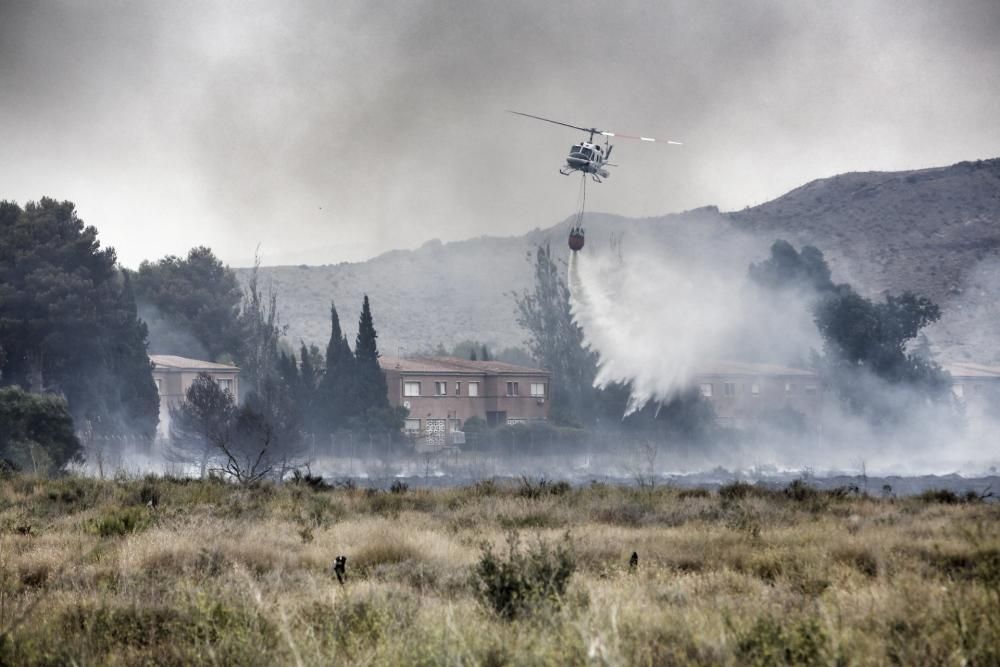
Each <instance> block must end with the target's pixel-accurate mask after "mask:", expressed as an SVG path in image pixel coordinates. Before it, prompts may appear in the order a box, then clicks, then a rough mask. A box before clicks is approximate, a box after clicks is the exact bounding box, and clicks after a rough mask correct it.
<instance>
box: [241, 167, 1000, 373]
mask: <svg viewBox="0 0 1000 667" xmlns="http://www.w3.org/2000/svg"><path fill="white" fill-rule="evenodd" d="M568 227H569V221H568V220H567V221H564V222H562V223H560V224H557V225H555V226H553V227H551V228H549V229H545V230H535V231H533V232H529V233H528V234H525V235H523V236H520V237H508V238H495V237H485V236H484V237H479V238H475V239H470V240H467V241H460V242H455V243H446V244H442V243H441V242H440V241H437V240H434V241H429V242H428V243H426V244H424V245H423V246H422V247H420V248H418V249H416V250H412V251H393V252H388V253H385V254H383V255H380V256H378V257H375V258H373V259H371V260H368V261H366V262H359V263H342V264H336V265H326V266H312V267H308V266H278V267H266V268H263V269H262V272H263V274H264V276H265V278H270V279H271V280H272V281H273V284H274V286H275V288H276V289H277V290H278V293H279V300H280V308H281V311H282V317H283V320H284V322H286V323H287V324H288V325H289V337H290V338H291V339H292V340H293V341H295V342H296V343H297V342H298V340H299V339H303V340H305V341H307V342H314V343H317V344H320V345H323V344H325V342H326V339H327V337H328V335H329V321H328V317H329V315H328V312H329V302H330V300H331V299H333V300H335V301H336V303H337V306H338V309H339V311H340V313H341V320H342V322H343V324H344V326H345V330H346V331H347V333H348V335H349V336H351V337H353V335H354V328H355V326H356V318H357V313H358V310H359V308H360V304H361V298H362V295H363V294H364V293H368V294H369V295H370V297H371V298H372V305H373V309H374V313H375V317H376V325H377V327H378V330H379V335H380V344H381V346H382V350H383V351H384V352H385V353H387V354H396V353H397V351H402V352H409V353H412V352H417V351H421V350H427V349H431V348H433V347H434V346H435V345H437V344H438V343H443V344H445V345H450V344H452V343H455V342H457V341H460V340H462V339H467V338H472V339H478V340H483V341H489V342H492V343H494V344H496V345H499V346H508V345H518V344H520V343H521V342H522V341H523V339H524V333H523V332H522V331H521V330H520V329H519V327H518V326H517V323H516V321H515V314H514V302H513V299H512V298H511V296H510V293H511V292H514V291H518V292H519V291H521V290H524V289H526V288H528V287H529V286H530V284H531V281H532V269H531V265H530V263H529V262H528V261H527V254H528V253H529V252H530V251H531V249H532V248H534V247H535V246H536V245H537V244H539V243H545V242H552V243H553V245H554V246H555V247H557V248H560V249H561V250H562V249H564V248H565V237H566V232H567V230H568ZM587 228H588V250H590V251H591V252H600V251H606V250H607V249H608V248H609V246H610V244H609V241H610V240H611V239H612V237H615V238H618V237H623V238H624V247H625V248H626V259H627V248H628V247H629V243H630V241H631V242H632V243H633V244H635V243H636V240H637V239H640V240H641V243H642V245H643V247H644V248H649V247H652V248H658V249H660V250H661V251H662V252H663V254H664V258H665V259H667V258H669V257H670V256H671V255H672V254H673V253H700V254H702V256H705V257H707V258H711V259H713V260H714V261H719V257H718V254H719V253H722V254H723V255H724V256H725V259H726V261H740V262H744V261H745V262H747V263H748V262H750V261H754V260H756V259H760V258H763V257H764V253H766V248H767V246H768V245H769V244H770V243H771V242H772V241H773V240H774V239H776V238H785V239H788V240H789V241H791V242H793V243H795V244H796V245H801V244H805V243H810V244H813V245H816V246H817V247H819V248H820V249H821V250H822V251H823V252H824V253H825V254H826V255H827V257H828V259H829V260H830V263H831V266H832V268H833V270H834V278H835V279H836V280H838V281H848V282H851V283H853V284H854V285H855V286H857V287H858V288H859V289H861V290H862V291H864V292H866V293H869V294H873V295H877V294H878V293H880V292H882V291H886V290H887V291H890V292H900V291H903V290H905V289H910V290H913V291H917V292H920V293H923V294H927V295H929V296H931V297H932V298H934V299H935V300H936V301H938V302H939V303H940V304H941V305H942V306H943V307H944V309H945V321H944V322H943V323H942V324H941V325H939V326H938V327H935V329H934V332H933V333H934V342H935V344H936V346H937V348H938V350H939V351H941V352H942V353H943V354H944V356H951V357H954V356H962V357H968V358H979V359H981V360H984V361H996V360H998V359H1000V350H998V349H994V348H996V347H997V344H996V343H995V342H993V341H994V338H996V337H994V336H990V335H988V332H989V331H991V330H993V329H994V328H995V327H994V325H995V324H996V323H997V317H1000V312H998V311H997V309H996V308H995V307H993V306H992V301H993V299H992V298H991V296H990V295H991V294H996V293H997V292H996V291H995V289H993V288H994V286H1000V159H992V160H982V161H976V162H961V163H958V164H955V165H952V166H950V167H942V168H935V169H922V170H917V171H905V172H866V173H849V174H841V175H839V176H834V177H831V178H825V179H820V180H816V181H813V182H811V183H808V184H806V185H803V186H802V187H800V188H797V189H795V190H793V191H791V192H789V193H788V194H786V195H784V196H782V197H779V198H777V199H775V200H773V201H771V202H768V203H766V204H762V205H760V206H757V207H754V208H748V209H745V210H743V211H738V212H732V213H719V211H718V210H716V209H715V208H714V207H706V208H703V209H697V210H694V211H688V212H685V213H679V214H671V215H666V216H662V217H659V218H647V219H642V220H636V219H628V218H621V217H618V216H613V215H607V214H590V215H588V217H587ZM734 239H737V240H738V242H735V241H734ZM737 246H738V249H737ZM719 248H725V249H723V250H719ZM713 253H714V254H713ZM240 274H241V276H245V275H246V271H245V270H240ZM970 341H975V342H974V343H970Z"/></svg>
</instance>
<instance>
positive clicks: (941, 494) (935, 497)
mask: <svg viewBox="0 0 1000 667" xmlns="http://www.w3.org/2000/svg"><path fill="white" fill-rule="evenodd" d="M917 498H919V499H920V500H922V501H923V502H925V503H941V504H944V505H955V504H957V503H960V502H962V500H961V498H959V497H958V494H957V493H955V492H954V491H950V490H948V489H927V490H926V491H924V492H923V493H921V494H920V495H919V496H917Z"/></svg>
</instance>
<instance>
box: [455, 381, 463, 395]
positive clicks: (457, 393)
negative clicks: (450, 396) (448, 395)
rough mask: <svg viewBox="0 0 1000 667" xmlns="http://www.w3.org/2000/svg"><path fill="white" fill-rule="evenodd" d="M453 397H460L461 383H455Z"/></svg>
mask: <svg viewBox="0 0 1000 667" xmlns="http://www.w3.org/2000/svg"><path fill="white" fill-rule="evenodd" d="M455 395H456V396H461V395H462V383H461V382H456V383H455Z"/></svg>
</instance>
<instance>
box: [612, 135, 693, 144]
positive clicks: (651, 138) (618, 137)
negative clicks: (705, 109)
mask: <svg viewBox="0 0 1000 667" xmlns="http://www.w3.org/2000/svg"><path fill="white" fill-rule="evenodd" d="M601 134H602V135H604V136H605V137H615V138H616V139H636V140H638V141H654V142H658V143H661V144H670V145H672V146H683V145H684V143H683V142H680V141H674V140H673V139H654V138H653V137H637V136H633V135H631V134H618V133H617V132H601Z"/></svg>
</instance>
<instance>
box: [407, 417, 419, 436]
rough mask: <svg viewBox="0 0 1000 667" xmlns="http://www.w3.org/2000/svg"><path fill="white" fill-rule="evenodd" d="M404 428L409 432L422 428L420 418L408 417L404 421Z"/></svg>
mask: <svg viewBox="0 0 1000 667" xmlns="http://www.w3.org/2000/svg"><path fill="white" fill-rule="evenodd" d="M403 430H404V431H406V432H407V433H413V432H416V431H419V430H420V419H419V418H417V417H412V418H411V417H407V419H406V421H405V422H404V423H403Z"/></svg>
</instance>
